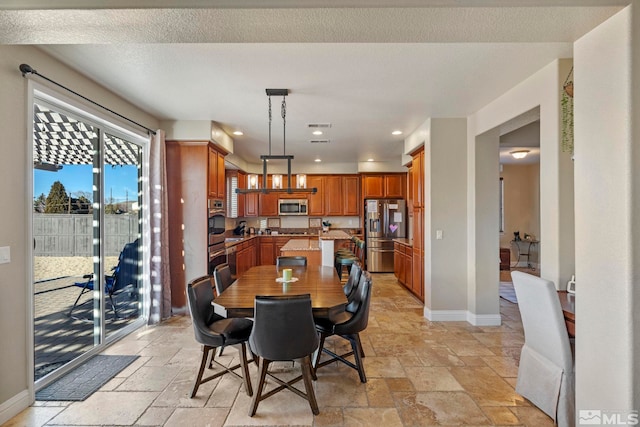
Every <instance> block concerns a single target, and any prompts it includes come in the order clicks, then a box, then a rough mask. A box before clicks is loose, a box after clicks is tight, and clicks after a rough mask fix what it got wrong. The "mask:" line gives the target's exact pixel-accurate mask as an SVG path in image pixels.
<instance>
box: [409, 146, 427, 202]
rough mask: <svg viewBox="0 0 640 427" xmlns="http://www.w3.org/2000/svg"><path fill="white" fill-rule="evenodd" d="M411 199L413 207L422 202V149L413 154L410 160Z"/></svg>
mask: <svg viewBox="0 0 640 427" xmlns="http://www.w3.org/2000/svg"><path fill="white" fill-rule="evenodd" d="M411 201H412V203H413V207H416V208H420V207H422V206H423V204H424V150H420V151H418V152H416V153H414V154H413V161H412V162H411Z"/></svg>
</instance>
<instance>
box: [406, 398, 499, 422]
mask: <svg viewBox="0 0 640 427" xmlns="http://www.w3.org/2000/svg"><path fill="white" fill-rule="evenodd" d="M396 397H397V402H398V405H399V407H400V409H399V410H400V414H401V417H402V421H403V422H404V424H405V425H488V424H490V421H489V419H488V418H487V417H486V416H485V415H484V413H483V412H482V411H481V410H480V408H479V407H478V405H477V404H476V403H475V402H474V401H473V399H472V398H471V397H470V396H469V395H468V394H467V393H464V392H426V393H398V394H397V395H396Z"/></svg>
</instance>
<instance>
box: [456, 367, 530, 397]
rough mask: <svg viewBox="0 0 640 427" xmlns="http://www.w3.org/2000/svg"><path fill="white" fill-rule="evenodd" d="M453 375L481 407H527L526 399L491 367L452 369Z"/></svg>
mask: <svg viewBox="0 0 640 427" xmlns="http://www.w3.org/2000/svg"><path fill="white" fill-rule="evenodd" d="M451 374H452V375H453V376H454V377H455V378H456V380H458V382H459V383H460V385H461V386H462V387H464V390H465V391H466V392H467V393H469V395H470V396H471V397H473V398H474V399H475V401H476V402H477V403H478V405H480V406H517V405H527V403H526V402H525V400H524V398H523V397H522V396H520V395H519V394H517V393H516V392H515V390H514V389H513V387H511V385H509V384H508V383H507V382H505V380H504V379H502V378H501V377H500V376H499V375H498V374H496V373H495V372H494V371H493V370H492V369H491V368H489V367H478V368H474V367H472V368H451Z"/></svg>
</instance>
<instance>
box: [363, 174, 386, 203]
mask: <svg viewBox="0 0 640 427" xmlns="http://www.w3.org/2000/svg"><path fill="white" fill-rule="evenodd" d="M362 197H363V198H364V199H375V198H383V197H384V177H383V176H382V175H363V176H362Z"/></svg>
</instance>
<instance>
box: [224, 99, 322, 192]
mask: <svg viewBox="0 0 640 427" xmlns="http://www.w3.org/2000/svg"><path fill="white" fill-rule="evenodd" d="M266 92H267V97H268V98H269V154H263V155H261V156H260V160H262V188H257V187H256V188H252V186H251V185H249V188H246V189H244V188H236V193H240V194H246V193H264V194H267V193H293V192H295V193H313V194H315V193H316V192H317V191H318V189H317V188H315V187H314V188H305V187H306V179H304V180H303V181H304V182H305V185H304V187H300V181H298V182H297V185H296V186H295V187H292V186H291V160H293V156H292V155H288V154H287V140H286V135H287V102H286V97H287V96H288V95H289V89H266ZM272 96H282V105H281V107H280V112H281V115H282V154H281V155H278V154H271V122H272V119H271V97H272ZM269 160H286V161H287V186H286V187H284V183H283V176H282V175H280V174H277V175H273V176H272V179H273V181H272V187H273V188H267V162H268V161H269ZM303 176H304V175H303ZM305 178H306V177H305ZM256 181H257V180H256ZM296 187H297V188H296Z"/></svg>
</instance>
